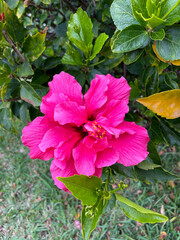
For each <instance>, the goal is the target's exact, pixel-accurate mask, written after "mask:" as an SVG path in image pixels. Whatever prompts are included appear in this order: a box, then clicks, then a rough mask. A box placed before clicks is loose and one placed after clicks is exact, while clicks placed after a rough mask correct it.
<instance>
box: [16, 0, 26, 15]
mask: <svg viewBox="0 0 180 240" xmlns="http://www.w3.org/2000/svg"><path fill="white" fill-rule="evenodd" d="M24 11H25V6H24V2H20V3H19V5H18V8H17V12H16V15H17V17H18V18H21V16H22V15H23V13H24Z"/></svg>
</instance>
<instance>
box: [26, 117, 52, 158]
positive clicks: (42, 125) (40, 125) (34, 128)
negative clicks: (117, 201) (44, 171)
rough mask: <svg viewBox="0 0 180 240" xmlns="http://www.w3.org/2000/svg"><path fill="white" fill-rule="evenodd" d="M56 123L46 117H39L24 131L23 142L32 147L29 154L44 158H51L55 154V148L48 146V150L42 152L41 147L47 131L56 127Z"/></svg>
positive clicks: (33, 156)
mask: <svg viewBox="0 0 180 240" xmlns="http://www.w3.org/2000/svg"><path fill="white" fill-rule="evenodd" d="M54 127H55V125H53V124H52V123H50V122H49V121H48V120H47V118H46V117H37V118H36V119H34V121H32V122H31V123H30V124H29V125H28V126H26V127H25V128H24V129H23V131H22V142H23V144H24V145H25V146H27V147H29V148H30V153H29V156H30V157H31V158H32V159H34V158H39V159H43V160H49V159H51V158H52V157H53V156H54V148H48V149H47V151H44V152H42V151H41V150H40V148H39V144H40V143H41V141H42V139H43V137H44V135H45V134H46V132H47V131H48V130H49V129H51V128H54Z"/></svg>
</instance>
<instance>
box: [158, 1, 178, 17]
mask: <svg viewBox="0 0 180 240" xmlns="http://www.w3.org/2000/svg"><path fill="white" fill-rule="evenodd" d="M179 4H180V0H179V1H178V2H177V3H176V4H175V5H174V7H172V8H171V9H170V10H169V12H167V13H166V15H164V17H163V18H162V19H163V20H164V19H165V18H166V17H167V16H168V15H169V14H170V13H171V12H172V11H173V10H174V9H175V8H176V7H177V6H178V5H179Z"/></svg>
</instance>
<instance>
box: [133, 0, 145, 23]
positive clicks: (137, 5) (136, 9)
mask: <svg viewBox="0 0 180 240" xmlns="http://www.w3.org/2000/svg"><path fill="white" fill-rule="evenodd" d="M131 5H132V11H133V14H134V16H135V18H136V19H137V20H138V22H139V23H140V24H141V25H142V26H146V21H144V18H149V14H148V12H147V9H146V1H145V0H131ZM139 13H140V14H139Z"/></svg>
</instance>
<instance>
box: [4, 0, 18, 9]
mask: <svg viewBox="0 0 180 240" xmlns="http://www.w3.org/2000/svg"><path fill="white" fill-rule="evenodd" d="M6 3H7V5H8V6H9V8H10V9H11V10H14V9H15V8H16V7H17V5H18V3H19V0H6Z"/></svg>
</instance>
